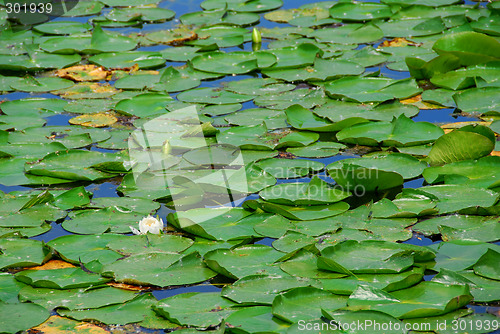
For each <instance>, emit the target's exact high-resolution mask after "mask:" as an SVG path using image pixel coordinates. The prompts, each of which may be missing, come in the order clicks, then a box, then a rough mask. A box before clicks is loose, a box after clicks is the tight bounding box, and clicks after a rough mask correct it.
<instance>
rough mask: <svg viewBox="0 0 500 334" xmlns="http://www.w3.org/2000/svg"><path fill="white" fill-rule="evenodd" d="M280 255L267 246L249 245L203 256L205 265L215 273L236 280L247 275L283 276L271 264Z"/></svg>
mask: <svg viewBox="0 0 500 334" xmlns="http://www.w3.org/2000/svg"><path fill="white" fill-rule="evenodd" d="M282 255H283V253H280V252H278V251H276V250H274V249H273V248H271V247H269V246H264V245H249V246H241V247H237V248H234V249H232V250H229V249H216V250H213V251H210V252H208V253H207V254H205V262H206V264H207V265H208V266H209V267H210V268H211V269H213V270H214V271H216V272H217V273H219V274H221V275H224V276H226V277H229V278H233V279H238V278H242V277H245V276H248V275H257V274H258V275H283V271H282V270H281V269H280V268H279V267H277V266H273V265H272V264H273V263H274V262H275V261H276V260H278V259H279V258H280V257H281V256H282Z"/></svg>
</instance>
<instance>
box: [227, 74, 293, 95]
mask: <svg viewBox="0 0 500 334" xmlns="http://www.w3.org/2000/svg"><path fill="white" fill-rule="evenodd" d="M294 88H295V85H292V84H288V83H281V81H279V80H276V79H271V78H250V79H243V80H239V81H230V82H228V83H227V84H226V85H225V89H226V90H228V91H230V92H233V93H237V94H246V95H253V96H260V95H265V94H269V93H282V92H287V91H290V90H293V89H294Z"/></svg>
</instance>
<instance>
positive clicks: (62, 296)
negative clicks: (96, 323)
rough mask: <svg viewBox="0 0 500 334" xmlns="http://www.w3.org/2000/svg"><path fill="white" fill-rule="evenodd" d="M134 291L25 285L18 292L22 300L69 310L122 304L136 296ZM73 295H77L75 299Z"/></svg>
mask: <svg viewBox="0 0 500 334" xmlns="http://www.w3.org/2000/svg"><path fill="white" fill-rule="evenodd" d="M136 295H137V294H136V292H135V291H130V290H123V289H117V288H112V287H107V286H106V287H100V288H96V289H65V290H59V289H48V288H34V287H31V286H29V285H28V286H25V287H24V288H23V289H21V291H20V293H19V299H20V300H21V301H22V302H28V301H29V302H32V303H35V304H38V305H41V306H43V307H45V308H46V309H47V310H49V311H50V310H53V309H55V308H58V307H64V308H67V309H70V310H75V309H88V308H99V307H103V306H107V305H113V304H122V303H125V302H126V301H128V300H131V299H133V298H134V297H136ZM74 296H78V298H77V299H75V298H74Z"/></svg>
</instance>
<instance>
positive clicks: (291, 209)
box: [244, 201, 349, 220]
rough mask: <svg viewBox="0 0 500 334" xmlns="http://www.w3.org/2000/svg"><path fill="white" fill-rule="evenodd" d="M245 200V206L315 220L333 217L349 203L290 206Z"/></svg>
mask: <svg viewBox="0 0 500 334" xmlns="http://www.w3.org/2000/svg"><path fill="white" fill-rule="evenodd" d="M249 202H250V201H246V202H245V203H244V207H246V206H252V207H253V206H254V205H255V206H256V207H258V208H260V209H262V210H264V211H266V212H271V213H276V214H279V215H282V216H283V217H286V218H288V219H292V220H315V219H322V218H327V217H333V216H336V215H338V214H341V213H342V212H345V211H347V210H348V209H349V204H347V203H345V202H337V203H334V204H330V205H313V206H290V205H281V204H276V203H269V202H264V201H262V202H250V203H249Z"/></svg>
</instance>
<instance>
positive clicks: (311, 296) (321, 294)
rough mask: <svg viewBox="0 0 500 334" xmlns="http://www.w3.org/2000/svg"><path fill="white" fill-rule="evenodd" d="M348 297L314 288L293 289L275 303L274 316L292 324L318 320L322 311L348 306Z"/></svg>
mask: <svg viewBox="0 0 500 334" xmlns="http://www.w3.org/2000/svg"><path fill="white" fill-rule="evenodd" d="M346 302H347V297H345V296H339V295H334V294H333V293H331V292H329V291H326V290H323V289H318V288H314V287H300V288H293V289H291V290H290V291H287V292H285V293H284V294H281V295H278V296H277V297H276V298H275V299H274V301H273V314H274V316H276V317H278V318H280V319H283V320H285V321H288V322H290V323H294V322H297V321H299V320H301V321H309V320H316V319H318V318H320V317H321V309H323V308H324V309H328V310H332V311H333V310H337V309H340V308H342V307H345V306H346Z"/></svg>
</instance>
